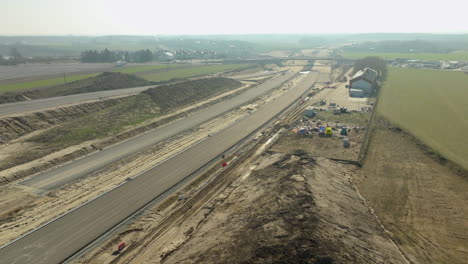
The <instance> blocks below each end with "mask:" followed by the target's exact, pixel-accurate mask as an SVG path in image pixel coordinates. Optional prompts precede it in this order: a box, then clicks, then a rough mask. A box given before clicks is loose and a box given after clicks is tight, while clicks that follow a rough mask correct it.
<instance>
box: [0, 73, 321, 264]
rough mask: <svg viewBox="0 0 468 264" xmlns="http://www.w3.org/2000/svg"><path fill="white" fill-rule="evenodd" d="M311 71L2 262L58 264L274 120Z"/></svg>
mask: <svg viewBox="0 0 468 264" xmlns="http://www.w3.org/2000/svg"><path fill="white" fill-rule="evenodd" d="M317 75H318V74H317V73H315V72H311V73H309V74H308V76H306V78H304V79H302V81H301V82H299V83H298V84H297V85H296V86H295V87H294V88H292V89H291V90H290V91H289V92H287V93H286V94H284V95H283V96H281V97H279V98H277V99H276V100H274V101H272V102H270V103H268V104H266V105H264V106H263V107H261V108H260V109H259V110H257V111H256V112H254V113H253V114H252V115H250V116H248V117H246V118H244V119H242V120H241V121H239V122H237V123H235V124H234V125H232V126H230V127H229V128H227V129H225V130H223V131H221V132H220V133H218V134H216V135H213V136H212V137H207V139H206V140H205V141H202V142H201V143H199V144H196V145H195V146H193V147H191V148H189V149H188V150H186V151H184V152H182V153H180V154H179V155H177V156H175V157H173V158H172V159H169V160H167V161H166V162H164V163H162V164H160V165H159V166H156V167H154V168H152V169H151V170H149V171H147V172H145V173H143V174H141V175H140V176H139V177H137V178H135V179H133V180H131V181H128V182H127V183H125V184H123V185H120V186H119V187H117V188H116V189H114V190H112V191H110V192H108V193H106V194H104V195H102V196H100V197H98V198H97V199H95V200H92V201H90V202H88V203H87V204H85V205H83V206H81V207H79V208H77V209H76V210H73V211H71V212H70V213H68V214H66V215H64V216H63V217H61V218H58V219H57V220H55V221H53V222H51V223H50V224H48V225H45V226H43V227H42V228H40V229H38V230H36V231H35V232H32V233H30V234H29V235H27V236H24V237H22V238H21V239H19V240H17V241H15V242H14V243H11V244H9V245H8V246H6V247H4V248H2V249H0V262H1V263H9V264H14V263H58V262H61V261H63V260H65V259H66V258H67V257H69V256H71V255H72V254H73V253H75V252H76V251H78V250H79V249H81V248H83V247H84V246H86V245H87V244H88V243H90V242H92V241H93V240H95V239H96V238H98V237H99V236H100V235H101V234H103V233H105V232H106V231H107V230H109V229H110V228H112V227H113V226H115V225H116V224H118V223H119V222H121V221H123V220H124V219H125V218H127V217H128V216H129V215H131V214H132V213H133V212H135V211H136V210H138V209H139V208H141V207H143V206H144V205H146V204H147V203H149V202H150V201H151V200H153V199H154V198H155V197H157V196H159V195H160V194H162V193H163V192H164V191H165V190H167V189H169V188H170V187H171V186H173V185H175V184H176V183H177V182H179V181H181V180H182V179H184V178H185V177H187V176H188V175H190V174H191V173H193V172H194V171H196V170H197V169H198V168H200V167H202V166H204V165H205V164H206V163H207V162H209V161H211V160H212V159H215V158H217V157H219V155H220V154H221V153H223V152H224V151H225V150H226V149H228V148H230V147H231V146H233V145H235V144H236V143H237V142H239V141H240V140H242V139H243V138H244V137H245V136H247V135H249V134H250V133H252V132H254V131H255V130H256V129H257V128H258V127H260V126H261V125H262V124H264V123H266V122H267V121H268V120H270V119H271V118H273V117H274V116H275V115H276V114H277V113H279V112H280V111H281V110H283V109H285V108H286V107H287V106H288V105H290V104H291V103H293V102H294V101H295V100H296V99H297V98H298V97H299V96H300V95H301V94H303V93H304V92H306V91H307V90H308V89H309V88H310V87H311V85H312V84H313V83H314V82H315V81H316V79H317Z"/></svg>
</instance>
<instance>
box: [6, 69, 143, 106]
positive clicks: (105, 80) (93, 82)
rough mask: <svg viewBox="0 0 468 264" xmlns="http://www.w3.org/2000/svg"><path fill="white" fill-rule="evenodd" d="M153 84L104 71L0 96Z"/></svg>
mask: <svg viewBox="0 0 468 264" xmlns="http://www.w3.org/2000/svg"><path fill="white" fill-rule="evenodd" d="M151 84H152V83H151V82H149V81H147V80H145V79H143V78H141V77H138V76H135V75H132V74H126V73H120V72H104V73H102V74H100V75H98V76H96V77H92V78H88V79H83V80H78V81H74V82H70V83H67V84H62V85H57V86H52V87H47V88H42V89H35V90H31V91H25V92H20V93H5V94H3V95H1V96H0V103H8V102H16V101H25V100H28V99H39V98H47V97H54V96H62V95H70V94H79V93H89V92H97V91H106V90H116V89H123V88H131V87H138V86H147V85H151Z"/></svg>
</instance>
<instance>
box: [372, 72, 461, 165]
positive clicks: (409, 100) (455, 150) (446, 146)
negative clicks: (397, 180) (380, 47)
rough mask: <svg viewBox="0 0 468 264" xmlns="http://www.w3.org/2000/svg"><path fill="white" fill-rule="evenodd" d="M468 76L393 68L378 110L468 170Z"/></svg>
mask: <svg viewBox="0 0 468 264" xmlns="http://www.w3.org/2000/svg"><path fill="white" fill-rule="evenodd" d="M467 98H468V75H467V74H464V73H463V72H456V71H438V70H422V69H390V71H389V76H388V80H387V81H386V83H385V84H384V86H383V87H382V91H381V93H380V98H379V106H378V111H379V112H380V113H382V114H383V115H384V116H385V117H387V118H389V119H390V120H391V121H393V122H395V123H397V124H398V125H400V126H401V127H403V128H405V129H407V130H408V131H410V132H411V133H413V134H414V135H415V136H417V137H418V138H419V139H421V140H422V141H423V142H425V143H426V144H427V145H429V146H430V147H432V148H433V149H435V150H436V151H438V152H440V153H441V154H442V155H443V156H445V157H446V158H448V159H450V160H453V161H455V162H457V163H459V164H460V165H462V166H464V167H465V168H467V169H468V136H467V135H468V119H467V117H468V100H467Z"/></svg>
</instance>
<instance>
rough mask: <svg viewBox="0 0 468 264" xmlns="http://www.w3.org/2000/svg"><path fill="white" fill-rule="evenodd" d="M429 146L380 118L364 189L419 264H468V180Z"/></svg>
mask: <svg viewBox="0 0 468 264" xmlns="http://www.w3.org/2000/svg"><path fill="white" fill-rule="evenodd" d="M444 161H445V160H444V159H442V160H440V157H437V156H434V155H433V153H431V152H430V151H428V149H427V147H426V146H423V145H421V142H419V141H418V140H417V139H415V138H414V137H413V136H412V135H410V134H408V133H406V132H405V131H403V130H401V129H400V128H398V127H395V126H393V125H391V124H390V123H388V122H387V121H386V120H379V121H378V123H377V127H376V129H375V131H374V132H373V134H372V137H371V141H370V145H369V149H368V154H367V157H366V159H365V162H364V165H363V169H362V170H361V171H360V173H359V176H360V177H358V179H359V183H358V186H359V189H360V191H361V193H362V195H363V196H364V197H365V198H366V200H368V203H369V205H370V206H371V207H372V208H373V209H374V211H375V213H376V214H377V215H378V217H379V218H380V219H381V221H382V224H383V225H384V226H385V228H386V229H387V230H388V231H389V232H390V235H391V237H392V238H393V240H394V241H395V242H396V243H397V244H398V245H399V247H400V248H401V249H402V251H403V252H404V253H405V254H406V255H407V256H408V258H409V259H410V260H411V261H413V262H414V263H460V264H462V263H467V260H468V207H467V205H466V201H468V193H467V192H466V190H468V180H467V179H468V177H467V175H466V173H465V174H464V173H463V171H461V170H459V169H453V168H451V167H450V166H446V165H447V164H445V163H446V162H444Z"/></svg>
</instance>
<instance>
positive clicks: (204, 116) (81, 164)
mask: <svg viewBox="0 0 468 264" xmlns="http://www.w3.org/2000/svg"><path fill="white" fill-rule="evenodd" d="M294 74H295V73H294V72H288V73H286V74H285V75H280V76H278V77H277V78H275V79H272V80H269V81H267V82H265V83H263V84H260V85H258V86H257V87H255V88H252V89H249V90H247V91H245V92H243V93H241V94H239V95H237V96H234V97H233V98H230V99H227V100H225V101H222V102H219V103H217V104H213V105H211V106H208V107H206V108H203V109H201V110H199V111H197V112H195V113H192V114H190V115H189V116H188V117H187V118H183V119H178V120H176V121H174V122H171V123H169V124H167V125H165V126H162V127H159V128H156V129H154V130H151V131H149V132H147V133H144V134H142V135H139V136H137V137H134V138H132V139H129V140H127V141H124V142H121V143H119V144H117V145H114V146H112V147H110V148H107V149H103V150H102V151H99V152H95V153H94V154H91V155H89V156H87V157H85V158H82V159H79V160H77V161H75V162H72V163H68V164H65V165H63V166H61V167H58V168H56V169H53V170H51V171H48V172H45V173H42V174H39V175H36V176H34V177H32V178H30V179H27V180H25V181H23V182H21V184H24V185H28V186H32V187H35V188H38V189H43V190H51V189H54V188H57V187H59V186H61V185H63V184H66V183H68V182H70V181H72V180H75V179H78V178H80V177H83V176H86V175H89V174H90V173H92V172H94V171H97V170H99V169H101V168H104V167H105V166H107V165H109V164H112V163H114V162H116V161H118V160H121V159H123V158H125V157H127V156H129V155H131V154H134V153H136V152H139V151H142V150H144V149H145V148H147V147H150V146H152V145H154V144H156V143H158V142H161V141H163V140H165V139H168V138H170V137H172V136H175V135H177V134H180V133H182V132H184V131H187V130H189V129H192V128H194V127H197V126H199V125H201V124H203V123H205V122H207V121H209V120H211V119H213V118H215V117H216V116H219V115H221V114H223V113H226V112H228V111H230V110H232V109H235V108H237V107H240V106H242V105H244V104H246V103H247V102H249V101H251V100H252V99H254V98H256V97H258V96H260V95H263V94H265V93H266V92H268V91H270V90H271V89H274V88H277V87H279V86H280V85H281V84H282V83H283V82H284V81H286V80H288V79H290V78H291V77H292V76H293V75H294Z"/></svg>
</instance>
